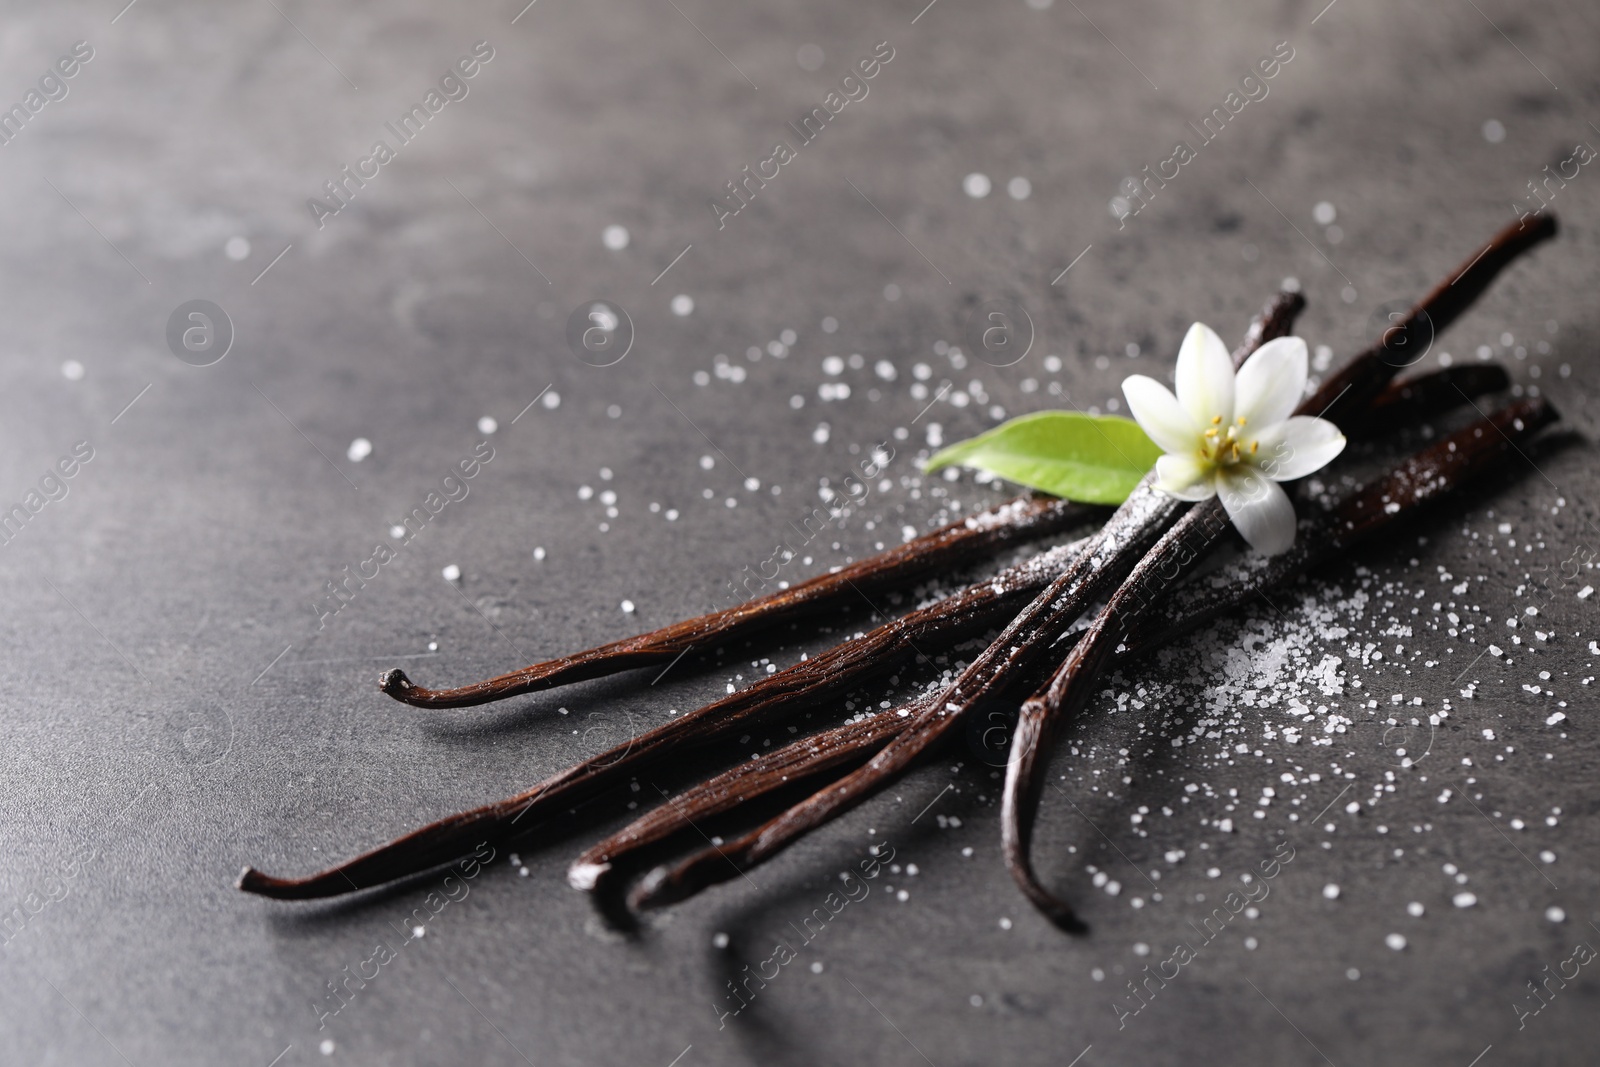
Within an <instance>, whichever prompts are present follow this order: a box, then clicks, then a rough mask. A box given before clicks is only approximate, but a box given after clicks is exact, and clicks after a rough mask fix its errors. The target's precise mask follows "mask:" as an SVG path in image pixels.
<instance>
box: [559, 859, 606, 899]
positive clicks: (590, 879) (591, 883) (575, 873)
mask: <svg viewBox="0 0 1600 1067" xmlns="http://www.w3.org/2000/svg"><path fill="white" fill-rule="evenodd" d="M610 870H611V864H609V863H574V864H573V865H572V866H571V867H568V868H567V884H568V885H570V886H571V887H572V888H574V889H577V890H581V891H583V892H585V893H592V892H594V890H595V887H596V886H598V885H599V884H600V880H601V879H602V878H604V877H605V876H606V874H607V873H608V872H609V871H610Z"/></svg>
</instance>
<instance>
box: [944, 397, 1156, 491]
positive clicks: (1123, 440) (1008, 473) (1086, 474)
mask: <svg viewBox="0 0 1600 1067" xmlns="http://www.w3.org/2000/svg"><path fill="white" fill-rule="evenodd" d="M1160 455H1161V449H1160V448H1159V447H1158V446H1157V445H1156V443H1155V442H1154V441H1152V440H1150V438H1149V437H1147V436H1146V435H1145V432H1144V431H1143V430H1141V429H1140V428H1139V424H1138V423H1136V422H1134V421H1133V420H1132V419H1124V418H1119V417H1117V416H1115V415H1083V414H1080V413H1078V412H1075V411H1040V412H1035V413H1034V414H1032V415H1023V416H1021V417H1020V418H1015V419H1011V420H1010V421H1009V422H1003V423H1001V424H1000V425H999V426H996V427H995V428H994V429H992V430H990V431H988V432H987V433H982V434H979V435H978V436H977V437H973V438H969V439H967V440H965V441H961V442H958V443H956V444H953V445H951V446H950V447H949V448H946V449H943V450H941V451H939V452H938V453H936V454H935V455H934V456H933V457H932V458H931V459H929V460H928V462H927V464H926V465H925V466H924V468H923V469H924V470H927V471H930V472H931V471H936V470H939V469H940V468H942V467H949V466H952V465H959V466H962V467H971V468H975V469H978V470H986V471H992V472H993V473H995V474H998V475H999V476H1000V477H1002V478H1004V479H1006V480H1007V481H1011V482H1016V483H1017V484H1019V485H1025V486H1027V487H1028V488H1030V489H1038V490H1041V491H1042V492H1046V493H1049V494H1051V495H1052V496H1058V497H1061V498H1062V499H1064V500H1077V501H1081V502H1083V503H1085V504H1120V503H1122V502H1123V501H1124V500H1126V499H1127V498H1128V494H1129V493H1131V492H1133V488H1134V486H1136V485H1138V484H1139V480H1140V479H1141V478H1143V477H1144V476H1145V474H1146V473H1148V472H1149V470H1150V468H1151V467H1153V466H1155V462H1156V459H1157V457H1159V456H1160Z"/></svg>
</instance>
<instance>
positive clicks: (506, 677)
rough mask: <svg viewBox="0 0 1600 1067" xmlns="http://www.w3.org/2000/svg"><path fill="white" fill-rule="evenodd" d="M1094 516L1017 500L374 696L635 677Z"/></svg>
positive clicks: (416, 698) (508, 693) (449, 695)
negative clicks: (682, 614)
mask: <svg viewBox="0 0 1600 1067" xmlns="http://www.w3.org/2000/svg"><path fill="white" fill-rule="evenodd" d="M1103 512H1104V509H1102V508H1096V507H1093V506H1090V505H1086V504H1072V503H1068V502H1067V501H1063V500H1056V499H1054V498H1052V497H1047V496H1043V495H1039V494H1033V495H1029V496H1023V497H1018V498H1017V499H1015V500H1011V501H1008V502H1007V503H1004V504H1001V505H998V506H996V507H993V508H990V509H988V510H986V511H983V512H980V513H978V514H976V515H972V516H969V517H967V518H965V519H959V520H957V521H956V522H952V523H950V524H948V525H946V526H941V527H940V528H939V529H937V530H934V531H933V532H932V533H927V534H923V535H922V536H921V537H917V538H913V539H912V540H910V541H907V542H906V543H905V544H903V545H898V546H896V547H895V548H892V549H889V550H888V551H887V552H882V553H879V554H878V555H875V556H871V557H869V558H867V559H863V560H858V561H856V562H855V563H852V564H849V565H848V566H845V567H842V568H840V569H839V570H837V571H832V572H830V573H828V574H819V575H817V576H816V577H814V578H810V579H808V580H806V581H803V582H800V583H798V584H796V585H793V586H791V587H790V588H788V589H780V590H778V591H776V592H773V593H768V594H767V595H765V596H760V597H756V598H755V599H753V600H749V601H746V602H745V603H743V604H740V605H738V606H737V607H732V608H725V609H723V610H720V611H713V612H710V613H708V614H706V615H701V616H698V617H697V618H693V619H685V620H684V621H682V622H676V623H673V624H672V625H670V626H663V627H662V628H661V629H659V630H653V631H651V632H650V633H646V634H639V635H638V636H636V637H628V638H624V639H622V640H620V641H613V642H611V643H610V644H607V645H601V646H599V647H598V648H591V649H587V650H585V651H583V652H576V653H573V654H572V655H570V656H562V657H560V658H558V659H553V660H549V661H548V662H545V663H536V664H534V665H533V666H531V667H524V668H522V669H521V670H517V671H512V672H511V673H509V674H502V675H500V676H499V677H497V678H490V679H488V680H486V681H482V682H474V683H473V684H471V685H464V686H461V687H459V688H456V689H425V688H423V687H422V686H419V685H417V684H415V683H414V682H412V681H411V679H409V678H407V677H406V674H405V672H404V671H402V670H400V669H399V668H398V667H397V668H394V669H393V670H389V671H385V672H384V674H383V676H382V677H381V678H380V679H379V682H378V688H380V689H382V690H383V691H384V692H385V693H387V694H389V695H390V696H392V697H394V698H395V699H396V700H401V701H404V702H405V703H407V704H411V705H414V706H416V707H419V708H463V707H470V706H472V705H475V704H487V703H489V702H490V701H494V700H504V699H505V698H507V697H513V696H518V695H520V694H523V693H535V692H539V691H541V690H545V689H553V688H556V687H557V686H562V685H569V684H571V683H573V682H581V681H585V680H587V679H590V678H600V677H604V676H606V675H609V674H617V673H619V672H621V671H626V670H632V669H634V668H637V667H647V666H650V665H652V664H662V663H670V662H672V661H673V660H675V659H676V658H677V657H679V656H682V655H684V654H685V653H687V652H688V651H689V650H690V649H698V650H699V651H700V652H702V653H704V652H709V651H711V650H713V649H715V648H716V647H717V646H719V645H724V644H727V643H728V642H730V641H733V640H735V639H737V638H741V637H744V636H746V635H748V634H751V633H754V632H756V631H757V630H761V629H766V628H767V627H770V626H775V625H777V624H778V623H782V622H792V621H794V620H796V619H800V618H804V617H807V616H810V615H814V614H816V613H817V612H819V611H821V610H823V609H824V608H827V607H832V606H835V605H837V604H839V603H840V602H852V601H856V600H859V599H861V598H862V597H863V596H871V595H873V594H874V593H879V592H882V591H884V590H885V589H890V588H895V587H899V586H904V585H907V584H909V583H910V582H911V581H912V580H914V579H917V578H920V577H923V576H925V575H928V574H930V573H933V572H936V571H941V570H945V569H948V568H951V567H954V566H958V565H960V564H963V563H967V562H970V561H972V560H976V559H982V558H984V557H986V556H991V555H993V554H995V553H997V552H999V551H1001V550H1002V549H1005V548H1008V547H1010V546H1013V545H1018V544H1025V543H1027V542H1029V541H1035V540H1038V539H1040V538H1044V537H1049V536H1051V535H1053V534H1057V533H1061V532H1063V531H1065V530H1069V529H1071V528H1073V527H1074V526H1078V525H1081V524H1083V523H1085V522H1087V521H1090V520H1091V519H1092V518H1093V517H1095V516H1096V515H1098V514H1103Z"/></svg>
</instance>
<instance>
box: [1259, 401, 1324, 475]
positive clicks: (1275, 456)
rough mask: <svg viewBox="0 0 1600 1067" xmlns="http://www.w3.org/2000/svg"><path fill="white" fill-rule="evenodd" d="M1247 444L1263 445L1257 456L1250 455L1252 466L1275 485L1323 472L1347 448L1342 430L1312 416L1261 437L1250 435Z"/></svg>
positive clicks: (1270, 429) (1265, 430)
mask: <svg viewBox="0 0 1600 1067" xmlns="http://www.w3.org/2000/svg"><path fill="white" fill-rule="evenodd" d="M1246 429H1247V430H1248V429H1249V427H1246ZM1245 440H1247V441H1259V442H1260V446H1259V447H1258V448H1257V449H1256V450H1255V452H1253V453H1249V457H1250V463H1251V465H1253V466H1255V467H1258V468H1260V470H1261V472H1262V473H1263V474H1265V475H1266V476H1267V477H1268V478H1271V479H1272V480H1273V481H1275V482H1291V481H1294V479H1296V478H1304V477H1305V476H1306V475H1308V474H1310V473H1311V472H1312V471H1315V470H1321V469H1322V468H1323V467H1325V466H1327V465H1328V463H1329V462H1330V461H1331V460H1332V459H1333V457H1335V456H1337V455H1338V454H1339V453H1340V452H1343V451H1344V446H1345V439H1344V434H1342V433H1340V432H1339V427H1337V426H1335V425H1334V424H1333V423H1331V422H1329V421H1328V420H1327V419H1317V418H1312V417H1311V416H1310V415H1296V416H1294V418H1292V419H1285V420H1284V421H1283V422H1280V423H1278V424H1277V425H1276V426H1267V427H1264V428H1262V430H1261V431H1260V432H1259V433H1257V434H1246V435H1245Z"/></svg>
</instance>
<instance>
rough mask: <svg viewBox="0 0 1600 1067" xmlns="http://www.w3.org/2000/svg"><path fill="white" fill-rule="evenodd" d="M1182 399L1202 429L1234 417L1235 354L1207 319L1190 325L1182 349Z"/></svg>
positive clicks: (1178, 378) (1180, 358) (1230, 420)
mask: <svg viewBox="0 0 1600 1067" xmlns="http://www.w3.org/2000/svg"><path fill="white" fill-rule="evenodd" d="M1176 379H1177V385H1178V402H1179V403H1180V404H1182V405H1183V408H1184V410H1185V411H1187V412H1188V413H1189V417H1190V418H1192V419H1194V421H1195V422H1197V423H1199V424H1200V428H1201V430H1202V431H1204V430H1205V429H1207V428H1208V427H1210V426H1213V425H1215V423H1214V422H1213V421H1212V420H1214V419H1218V418H1220V419H1221V421H1222V422H1223V423H1228V422H1232V421H1233V357H1232V356H1230V355H1229V354H1228V346H1227V345H1225V344H1223V343H1222V338H1220V337H1218V336H1217V332H1216V331H1215V330H1213V329H1212V328H1211V327H1209V326H1207V325H1206V324H1205V323H1203V322H1197V323H1195V324H1194V325H1193V326H1191V327H1189V332H1188V333H1187V334H1186V335H1184V338H1183V347H1181V348H1179V349H1178V370H1177V375H1176Z"/></svg>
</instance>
